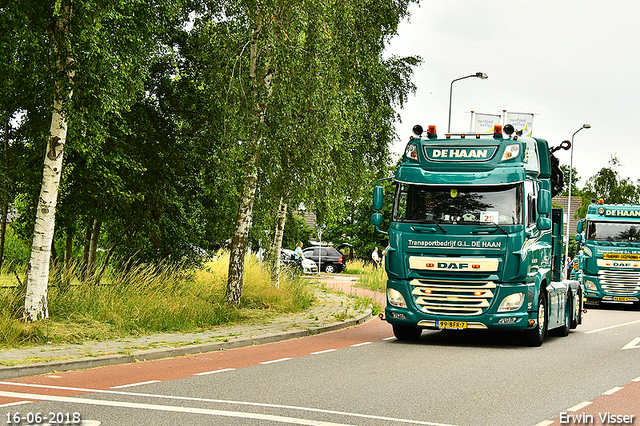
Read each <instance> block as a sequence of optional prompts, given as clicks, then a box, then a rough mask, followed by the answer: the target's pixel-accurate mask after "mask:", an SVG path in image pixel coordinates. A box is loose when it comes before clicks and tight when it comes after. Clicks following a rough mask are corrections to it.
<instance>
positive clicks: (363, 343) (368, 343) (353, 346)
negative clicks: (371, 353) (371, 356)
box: [351, 342, 372, 348]
mask: <svg viewBox="0 0 640 426" xmlns="http://www.w3.org/2000/svg"><path fill="white" fill-rule="evenodd" d="M371 343H372V342H362V343H356V344H355V345H351V347H352V348H357V347H358V346H364V345H370V344H371Z"/></svg>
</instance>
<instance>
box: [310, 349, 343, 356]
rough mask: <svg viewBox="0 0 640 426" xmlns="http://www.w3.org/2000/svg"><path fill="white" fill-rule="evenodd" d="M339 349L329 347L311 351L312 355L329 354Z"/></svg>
mask: <svg viewBox="0 0 640 426" xmlns="http://www.w3.org/2000/svg"><path fill="white" fill-rule="evenodd" d="M335 351H337V349H327V350H325V351H318V352H311V355H320V354H328V353H329V352H335Z"/></svg>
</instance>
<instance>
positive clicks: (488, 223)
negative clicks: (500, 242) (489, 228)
mask: <svg viewBox="0 0 640 426" xmlns="http://www.w3.org/2000/svg"><path fill="white" fill-rule="evenodd" d="M480 225H493V226H496V227H498V228H499V229H500V230H501V231H502V232H504V233H505V234H506V235H509V233H508V232H507V231H506V230H505V229H504V228H503V227H502V226H500V225H498V224H497V223H495V222H480Z"/></svg>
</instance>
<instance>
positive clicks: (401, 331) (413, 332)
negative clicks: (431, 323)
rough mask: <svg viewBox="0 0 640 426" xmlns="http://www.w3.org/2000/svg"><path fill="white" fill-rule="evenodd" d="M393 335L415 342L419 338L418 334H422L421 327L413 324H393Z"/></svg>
mask: <svg viewBox="0 0 640 426" xmlns="http://www.w3.org/2000/svg"><path fill="white" fill-rule="evenodd" d="M393 335H394V336H396V339H398V340H403V341H411V342H415V341H416V340H419V339H420V336H421V335H422V329H421V328H420V327H415V326H407V325H396V324H394V325H393Z"/></svg>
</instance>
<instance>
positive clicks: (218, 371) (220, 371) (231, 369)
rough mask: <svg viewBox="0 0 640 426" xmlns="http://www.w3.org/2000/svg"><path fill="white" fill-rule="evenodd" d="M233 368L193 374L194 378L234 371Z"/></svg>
mask: <svg viewBox="0 0 640 426" xmlns="http://www.w3.org/2000/svg"><path fill="white" fill-rule="evenodd" d="M234 370H235V368H221V369H220V370H213V371H205V372H202V373H195V374H194V376H206V375H207V374H216V373H224V372H225V371H234Z"/></svg>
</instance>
